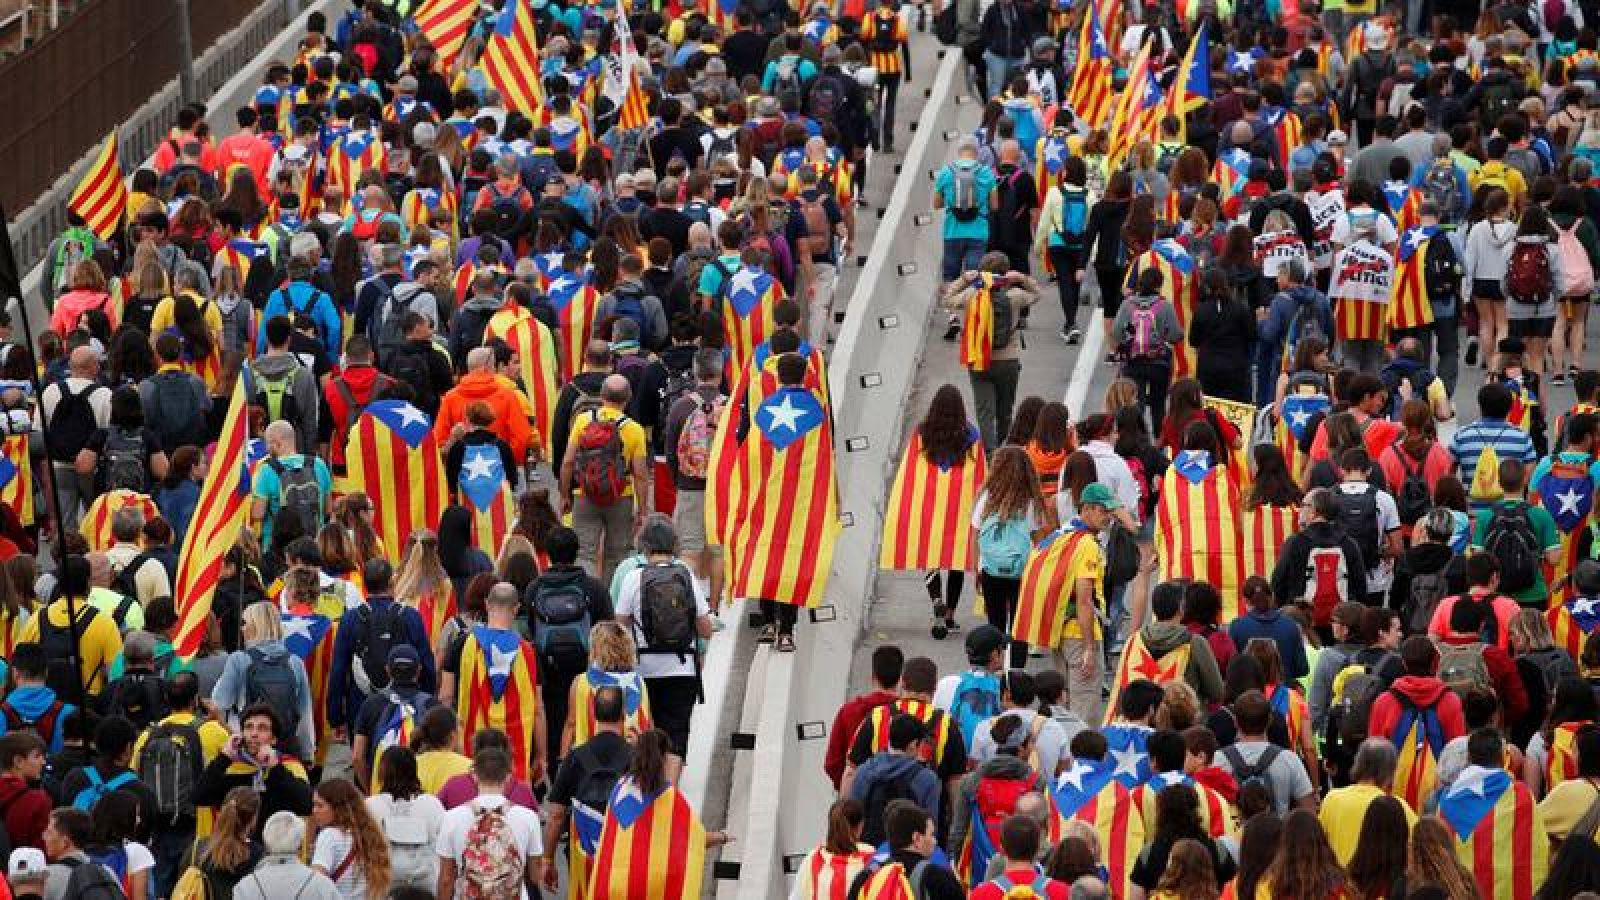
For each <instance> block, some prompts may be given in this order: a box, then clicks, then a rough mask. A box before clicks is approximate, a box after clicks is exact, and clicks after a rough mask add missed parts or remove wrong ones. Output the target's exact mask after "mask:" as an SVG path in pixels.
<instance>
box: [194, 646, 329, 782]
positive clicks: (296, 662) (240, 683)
mask: <svg viewBox="0 0 1600 900" xmlns="http://www.w3.org/2000/svg"><path fill="white" fill-rule="evenodd" d="M250 649H253V650H255V651H256V652H258V653H259V654H261V656H262V658H263V660H265V661H267V662H272V661H274V660H276V659H278V658H280V657H283V656H287V657H289V669H290V670H291V671H292V672H294V677H295V682H296V686H295V706H297V707H298V708H299V716H300V726H299V728H298V729H297V730H296V732H295V737H296V740H295V743H296V744H297V745H298V746H297V747H294V748H290V747H288V746H287V742H283V741H280V742H279V745H278V746H279V749H281V750H283V751H284V752H285V753H288V754H289V755H291V756H301V755H303V754H302V753H301V752H299V750H300V748H314V747H316V746H317V736H316V734H315V732H314V730H313V729H314V726H315V725H316V722H315V721H314V719H313V715H312V709H311V683H310V682H309V681H308V680H306V667H305V664H304V663H302V662H301V661H300V657H298V656H295V655H294V654H292V653H290V652H289V648H288V647H286V646H284V643H283V641H281V640H272V641H260V642H257V643H255V644H251V645H250ZM250 665H251V661H250V654H248V653H246V652H245V651H243V650H239V651H236V652H234V653H231V654H229V655H228V661H227V662H226V663H225V664H224V665H223V668H222V676H221V677H220V678H218V679H217V686H216V687H214V688H212V690H211V702H212V703H213V704H215V705H216V707H217V709H218V710H219V711H221V712H222V714H223V716H225V719H226V723H227V725H228V726H229V727H230V728H234V729H237V728H238V725H239V713H241V712H243V711H244V709H245V707H247V706H249V705H250V704H249V703H248V702H247V701H248V697H247V691H248V688H249V686H248V684H247V678H248V673H249V671H250ZM280 712H281V710H280ZM291 751H295V752H291Z"/></svg>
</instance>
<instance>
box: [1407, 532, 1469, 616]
mask: <svg viewBox="0 0 1600 900" xmlns="http://www.w3.org/2000/svg"><path fill="white" fill-rule="evenodd" d="M1464 561H1465V560H1464V558H1463V557H1461V556H1458V555H1457V554H1456V553H1455V551H1453V550H1451V549H1450V545H1449V544H1435V543H1432V542H1431V541H1430V542H1426V543H1421V544H1412V545H1411V546H1410V547H1407V548H1406V552H1405V554H1404V555H1403V556H1401V557H1400V561H1399V562H1398V563H1396V564H1395V567H1394V584H1393V585H1392V586H1391V587H1390V588H1389V603H1390V605H1391V606H1392V607H1393V608H1394V609H1404V608H1405V605H1404V602H1405V601H1407V600H1409V599H1411V579H1412V578H1415V577H1416V576H1418V575H1436V574H1438V573H1439V572H1445V568H1446V567H1447V566H1450V570H1449V571H1448V572H1445V596H1446V597H1452V596H1455V595H1457V594H1464V593H1466V591H1467V569H1466V566H1465V565H1464V564H1463V563H1464ZM1452 562H1455V565H1454V566H1451V563H1452Z"/></svg>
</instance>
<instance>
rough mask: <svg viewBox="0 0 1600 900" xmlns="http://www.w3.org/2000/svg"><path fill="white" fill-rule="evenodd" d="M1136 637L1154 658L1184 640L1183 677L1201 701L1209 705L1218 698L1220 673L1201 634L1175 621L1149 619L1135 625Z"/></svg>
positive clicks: (1174, 648)
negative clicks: (1185, 663) (1186, 651)
mask: <svg viewBox="0 0 1600 900" xmlns="http://www.w3.org/2000/svg"><path fill="white" fill-rule="evenodd" d="M1139 640H1141V641H1143V642H1144V648H1145V650H1147V651H1149V653H1150V655H1151V656H1154V657H1155V658H1157V659H1160V658H1161V657H1163V656H1166V655H1167V654H1168V653H1171V652H1172V651H1174V650H1176V649H1178V648H1179V647H1181V646H1183V645H1184V644H1188V645H1189V667H1188V668H1187V669H1186V670H1184V673H1183V680H1184V681H1186V682H1188V683H1189V686H1190V687H1192V688H1194V692H1195V693H1196V694H1198V695H1199V697H1200V702H1201V703H1204V704H1206V705H1207V706H1210V705H1211V704H1213V703H1221V702H1222V691H1223V688H1222V673H1221V672H1220V671H1218V669H1217V658H1216V657H1215V656H1213V655H1211V643H1210V642H1209V641H1207V640H1206V639H1205V638H1204V637H1201V636H1200V635H1197V634H1194V633H1193V632H1191V631H1190V630H1189V629H1188V627H1186V626H1184V625H1182V624H1180V623H1178V622H1151V623H1150V624H1148V625H1146V626H1144V627H1143V628H1141V629H1139Z"/></svg>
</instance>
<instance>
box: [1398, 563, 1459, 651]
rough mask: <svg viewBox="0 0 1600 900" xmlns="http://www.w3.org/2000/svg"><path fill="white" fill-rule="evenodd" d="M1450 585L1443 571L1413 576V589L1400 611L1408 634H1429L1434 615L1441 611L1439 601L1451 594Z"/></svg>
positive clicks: (1407, 595) (1408, 593)
mask: <svg viewBox="0 0 1600 900" xmlns="http://www.w3.org/2000/svg"><path fill="white" fill-rule="evenodd" d="M1451 562H1454V560H1452V561H1451ZM1447 565H1448V564H1447ZM1449 584H1450V579H1449V578H1448V577H1447V576H1446V574H1445V572H1444V571H1443V570H1440V571H1438V572H1433V573H1430V574H1426V575H1413V576H1411V588H1410V590H1409V591H1408V592H1407V594H1406V598H1405V601H1404V605H1403V606H1402V607H1401V609H1400V619H1401V622H1402V623H1403V624H1404V625H1405V629H1406V633H1407V634H1427V633H1428V626H1429V625H1430V624H1432V623H1433V614H1434V612H1435V611H1437V610H1438V609H1439V601H1441V600H1443V599H1444V597H1445V594H1447V593H1449V590H1450V589H1449Z"/></svg>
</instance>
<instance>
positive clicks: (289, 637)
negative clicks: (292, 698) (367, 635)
mask: <svg viewBox="0 0 1600 900" xmlns="http://www.w3.org/2000/svg"><path fill="white" fill-rule="evenodd" d="M338 632H339V623H338V622H337V621H334V620H331V619H329V618H328V617H327V616H319V615H314V614H310V613H306V614H299V613H289V614H286V615H285V616H284V617H283V643H284V646H286V647H288V648H289V652H290V653H293V654H294V655H295V656H298V657H300V662H301V663H302V664H303V665H304V666H305V669H306V681H307V683H309V684H310V685H311V713H312V717H313V718H312V733H313V734H315V735H316V736H317V750H316V758H315V760H314V762H315V764H316V765H319V766H320V765H322V762H323V760H324V759H326V758H327V755H328V745H329V744H330V743H331V742H332V737H331V732H330V731H329V729H328V674H329V673H330V672H332V671H333V645H334V642H335V641H336V640H337V635H338Z"/></svg>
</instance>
